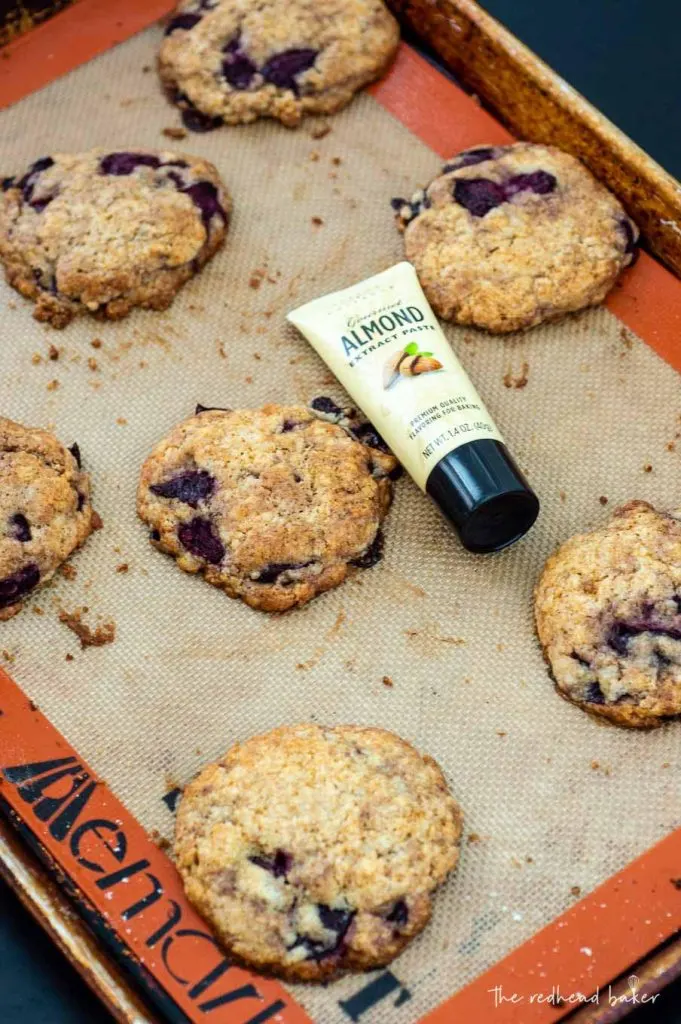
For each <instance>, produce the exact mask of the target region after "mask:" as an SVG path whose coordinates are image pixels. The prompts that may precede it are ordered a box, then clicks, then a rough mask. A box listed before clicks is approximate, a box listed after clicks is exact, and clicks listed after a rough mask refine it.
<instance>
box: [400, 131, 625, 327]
mask: <svg viewBox="0 0 681 1024" xmlns="http://www.w3.org/2000/svg"><path fill="white" fill-rule="evenodd" d="M393 208H394V209H395V211H396V213H397V220H398V226H399V227H400V228H401V230H403V231H404V248H405V254H406V257H407V259H408V260H410V261H411V262H412V263H413V264H414V266H415V267H416V271H417V273H418V275H419V280H420V281H421V285H422V286H423V290H424V291H425V293H426V295H427V296H428V299H429V301H430V303H431V305H432V306H433V309H434V310H435V312H436V313H437V314H438V316H441V317H442V318H443V319H444V320H454V321H455V322H456V323H460V324H473V325H474V326H476V327H483V328H486V329H487V330H488V331H493V332H496V333H502V332H506V331H518V330H523V329H525V328H527V327H532V326H534V325H535V324H539V323H541V322H542V321H545V320H555V319H556V318H558V317H561V316H563V315H564V314H566V313H571V312H574V311H575V310H578V309H584V308H585V307H586V306H594V305H597V304H598V303H599V302H602V300H603V299H604V298H605V296H606V295H607V293H608V292H609V291H610V289H611V288H612V286H613V284H614V283H615V281H616V279H617V276H618V274H619V273H620V271H621V270H622V269H623V267H626V266H627V265H628V264H629V263H631V262H632V261H633V259H634V257H635V253H636V240H637V238H638V230H637V228H636V226H635V224H634V223H633V222H632V221H631V220H630V219H629V217H627V215H626V213H625V212H624V210H623V208H622V206H621V205H620V203H619V202H618V201H617V199H616V198H615V197H614V196H613V195H611V193H610V192H608V190H607V189H605V188H604V187H603V186H602V185H600V184H599V183H598V182H597V181H596V179H595V178H594V177H593V176H592V175H591V174H590V173H589V171H587V169H586V167H584V166H583V164H581V163H580V162H579V160H576V159H575V158H574V157H572V156H570V155H569V154H568V153H563V152H561V150H559V149H555V148H554V147H553V146H538V145H534V144H533V143H530V142H517V143H515V144H514V145H511V146H477V147H476V148H474V149H468V150H465V151H464V152H463V153H459V155H458V156H457V157H454V158H452V159H451V160H449V161H448V162H447V163H446V164H445V165H444V167H443V168H442V172H441V174H440V175H439V177H437V178H435V180H434V181H432V182H431V183H430V185H428V187H427V188H426V189H425V190H424V189H422V190H420V191H419V192H417V193H416V194H415V195H414V196H413V197H412V198H411V199H410V200H404V199H394V200H393Z"/></svg>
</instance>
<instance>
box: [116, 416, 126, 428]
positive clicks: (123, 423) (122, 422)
mask: <svg viewBox="0 0 681 1024" xmlns="http://www.w3.org/2000/svg"><path fill="white" fill-rule="evenodd" d="M116 423H117V424H118V426H119V427H127V425H128V421H127V420H126V418H125V416H119V417H118V418H117V419H116Z"/></svg>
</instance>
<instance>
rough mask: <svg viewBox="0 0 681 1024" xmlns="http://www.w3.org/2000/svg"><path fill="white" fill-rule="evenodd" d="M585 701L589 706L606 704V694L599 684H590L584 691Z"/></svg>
mask: <svg viewBox="0 0 681 1024" xmlns="http://www.w3.org/2000/svg"><path fill="white" fill-rule="evenodd" d="M584 700H586V701H588V702H589V704H605V694H604V693H603V691H602V690H601V688H600V686H599V685H598V683H589V685H588V686H587V688H586V690H585V691H584Z"/></svg>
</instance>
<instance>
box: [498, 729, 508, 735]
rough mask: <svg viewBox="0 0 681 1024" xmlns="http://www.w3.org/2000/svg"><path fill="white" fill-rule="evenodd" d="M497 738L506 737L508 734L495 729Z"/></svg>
mask: <svg viewBox="0 0 681 1024" xmlns="http://www.w3.org/2000/svg"><path fill="white" fill-rule="evenodd" d="M497 736H508V733H507V732H504V730H503V729H497Z"/></svg>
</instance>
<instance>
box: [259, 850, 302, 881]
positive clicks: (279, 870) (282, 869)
mask: <svg viewBox="0 0 681 1024" xmlns="http://www.w3.org/2000/svg"><path fill="white" fill-rule="evenodd" d="M248 859H249V860H250V861H251V863H252V864H257V865H258V867H259V868H264V870H265V871H269V872H270V874H272V875H274V877H275V878H286V876H287V874H288V873H289V871H290V870H291V868H292V867H293V857H292V856H291V854H290V853H285V852H284V851H283V850H277V851H276V853H275V854H274V856H273V857H249V858H248Z"/></svg>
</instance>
